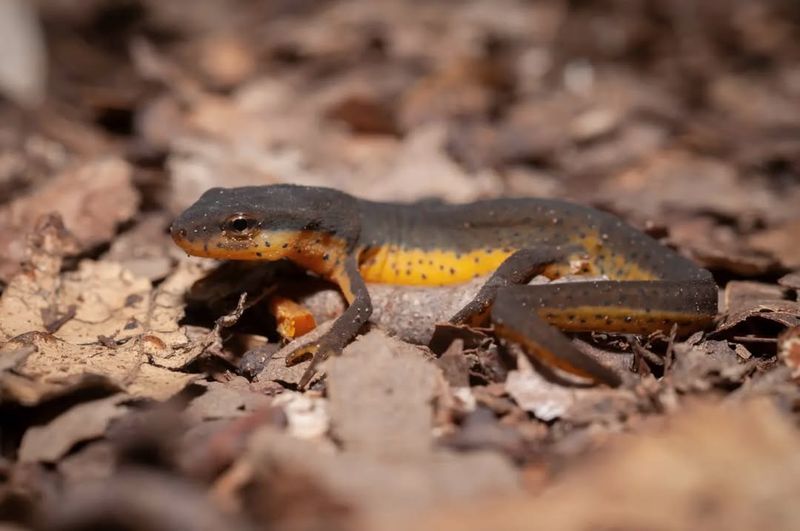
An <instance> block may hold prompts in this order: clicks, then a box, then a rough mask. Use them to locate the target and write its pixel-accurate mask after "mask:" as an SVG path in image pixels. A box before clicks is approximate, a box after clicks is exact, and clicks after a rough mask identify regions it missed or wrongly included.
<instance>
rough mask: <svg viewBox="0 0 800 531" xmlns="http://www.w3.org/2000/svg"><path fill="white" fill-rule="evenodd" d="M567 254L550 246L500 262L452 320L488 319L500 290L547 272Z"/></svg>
mask: <svg viewBox="0 0 800 531" xmlns="http://www.w3.org/2000/svg"><path fill="white" fill-rule="evenodd" d="M563 257H564V252H563V251H561V250H560V249H555V248H548V247H546V248H540V249H520V250H519V251H516V252H515V253H514V254H512V255H511V256H509V257H508V258H506V259H505V260H504V261H503V263H502V264H500V267H498V268H497V269H496V270H495V271H494V273H492V276H491V277H489V279H488V280H487V281H486V283H485V284H484V285H483V286H481V289H480V291H478V294H477V295H475V298H473V299H472V300H471V301H470V302H469V303H468V304H467V305H466V306H464V307H463V308H461V310H459V311H458V312H457V313H456V314H455V315H454V316H453V317H451V318H450V322H451V323H453V324H463V323H470V324H476V321H477V322H480V321H482V320H485V319H483V318H484V317H485V316H486V315H485V314H486V312H487V310H488V309H489V307H490V306H491V305H492V303H493V302H494V299H495V297H496V296H497V291H498V290H499V289H501V288H504V287H506V286H510V285H513V284H524V283H525V282H528V281H529V280H530V279H532V278H533V277H535V276H536V275H538V274H539V273H541V272H542V271H544V269H545V268H546V267H547V266H548V265H550V264H552V263H554V262H558V261H559V260H562V259H563Z"/></svg>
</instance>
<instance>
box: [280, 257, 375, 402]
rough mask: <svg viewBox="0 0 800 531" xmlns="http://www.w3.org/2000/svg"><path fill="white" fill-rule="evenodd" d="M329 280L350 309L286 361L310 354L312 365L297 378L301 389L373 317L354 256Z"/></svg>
mask: <svg viewBox="0 0 800 531" xmlns="http://www.w3.org/2000/svg"><path fill="white" fill-rule="evenodd" d="M330 279H331V280H333V281H334V282H336V283H337V284H338V285H339V288H340V289H341V290H342V294H343V295H344V297H345V299H346V300H347V302H348V304H349V306H348V307H347V309H346V310H345V311H344V313H343V314H342V315H341V316H339V318H338V319H336V321H335V322H334V323H333V326H332V327H331V329H330V330H329V331H328V332H327V333H326V334H325V335H324V336H322V337H321V338H320V340H319V341H318V342H317V343H316V344H314V345H312V347H311V348H301V349H299V350H297V351H295V352H293V353H292V354H291V355H290V356H289V357H287V358H286V363H287V364H292V363H294V362H296V361H297V360H298V358H299V357H300V356H302V355H305V354H308V353H309V352H311V353H313V358H312V359H311V364H310V365H309V366H308V368H307V369H306V371H305V372H304V373H303V376H302V378H300V383H299V386H300V388H303V387H305V386H306V385H308V383H309V382H310V381H311V378H313V377H314V374H316V372H317V367H318V366H319V364H320V363H322V362H323V361H325V360H326V359H327V358H328V357H330V356H331V355H334V356H335V355H339V354H341V352H342V350H343V349H344V347H345V346H346V345H347V343H348V342H350V340H352V339H353V338H354V337H355V336H356V334H358V331H359V330H360V329H361V327H362V326H364V324H365V323H366V322H367V321H368V320H369V318H370V315H372V300H371V299H370V296H369V292H368V291H367V286H366V285H365V284H364V279H363V278H361V274H360V273H359V271H358V265H357V264H356V260H355V258H354V257H353V256H347V257H346V258H345V259H344V260H343V263H342V265H341V266H340V267H339V268H338V269H336V270H334V271H333V272H332V273H331V275H330Z"/></svg>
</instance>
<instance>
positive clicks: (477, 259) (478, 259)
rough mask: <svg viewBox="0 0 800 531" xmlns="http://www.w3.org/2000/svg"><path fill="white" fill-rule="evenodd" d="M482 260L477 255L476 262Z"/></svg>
mask: <svg viewBox="0 0 800 531" xmlns="http://www.w3.org/2000/svg"><path fill="white" fill-rule="evenodd" d="M480 261H481V259H480V258H479V257H477V256H476V257H475V263H476V264H477V263H478V262H480Z"/></svg>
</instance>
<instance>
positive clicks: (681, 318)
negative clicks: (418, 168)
mask: <svg viewBox="0 0 800 531" xmlns="http://www.w3.org/2000/svg"><path fill="white" fill-rule="evenodd" d="M171 233H172V237H173V239H174V240H175V242H176V243H177V244H178V245H179V246H180V247H181V248H183V249H184V250H185V251H186V252H187V253H189V254H191V255H196V256H204V257H210V258H216V259H227V260H269V261H273V260H279V259H288V260H290V261H292V262H294V263H295V264H297V265H299V266H300V267H302V268H304V269H306V270H308V271H311V272H313V273H316V274H317V275H319V276H321V277H323V278H326V279H328V280H330V281H332V282H334V283H336V284H337V285H338V286H339V288H340V289H341V291H342V293H343V295H344V297H345V299H346V300H347V302H348V308H347V309H346V310H345V312H344V314H342V315H341V316H340V317H339V318H338V319H337V320H336V322H335V323H334V324H333V326H332V327H331V329H330V331H329V332H328V333H327V334H325V335H324V336H322V338H321V339H320V340H319V341H318V343H316V345H315V347H314V348H313V352H312V353H313V354H314V357H313V360H312V364H311V366H310V367H309V369H308V370H307V371H306V374H305V375H304V377H303V379H302V381H301V386H304V385H305V384H306V383H308V381H309V380H310V378H311V377H312V376H313V374H314V371H315V367H316V366H317V365H318V363H319V362H320V361H322V360H323V359H325V358H326V357H328V356H329V355H331V354H338V353H340V352H341V350H342V349H343V348H344V347H345V345H346V344H347V343H348V342H349V341H350V340H351V339H352V338H353V337H355V335H356V334H357V333H358V331H359V329H360V328H361V327H362V325H364V324H365V323H366V322H367V320H368V319H369V317H370V314H371V312H372V303H371V301H370V297H369V293H368V291H367V288H366V285H365V282H367V283H368V282H378V283H391V284H409V285H448V284H455V283H461V282H465V281H467V280H470V279H472V278H475V277H483V276H487V277H488V279H487V281H486V282H485V284H483V287H482V288H481V289H480V291H479V292H478V294H477V295H476V297H475V298H474V299H473V300H472V301H471V302H469V303H468V304H467V305H466V306H465V307H464V308H462V309H461V310H460V311H458V312H457V313H456V314H455V315H454V316H453V318H452V320H451V321H452V322H453V323H465V322H470V323H473V324H474V323H478V322H485V321H486V320H487V319H488V320H490V321H491V322H492V324H493V325H494V328H495V332H496V333H497V334H498V335H499V336H500V337H501V338H503V339H505V340H509V341H513V342H515V343H518V344H520V345H521V346H522V347H523V349H524V350H525V351H526V353H527V354H528V355H530V356H533V357H536V358H538V359H541V360H544V361H546V362H548V363H550V364H553V365H555V366H557V367H559V368H562V369H565V370H567V371H571V372H573V373H577V374H580V375H582V376H586V377H590V378H593V379H594V380H596V381H600V382H603V383H606V384H609V385H618V384H619V383H620V377H619V375H618V374H617V373H616V372H615V371H613V370H611V369H609V368H607V367H605V366H604V365H602V364H601V363H599V362H597V361H595V360H594V359H592V358H590V357H588V356H586V355H585V354H583V353H582V352H581V351H580V350H578V349H577V348H576V347H575V346H574V345H573V344H572V342H571V341H569V340H568V339H567V338H566V337H565V336H564V335H563V334H561V332H559V330H557V329H556V328H558V329H560V330H564V331H606V332H623V333H651V332H654V331H657V330H662V331H669V330H670V329H671V328H672V327H673V326H677V327H678V330H679V332H681V333H686V332H690V331H694V330H698V329H701V328H703V327H704V326H706V325H708V324H709V323H710V322H711V321H712V319H713V318H714V316H715V315H716V312H717V287H716V284H715V283H714V280H713V278H712V276H711V274H710V273H709V272H708V271H706V270H704V269H701V268H700V267H698V266H697V265H695V264H694V263H693V262H691V261H690V260H688V259H686V258H684V257H682V256H680V255H678V254H677V253H675V252H673V251H672V250H670V249H669V248H667V247H664V246H662V245H661V244H659V243H658V242H656V241H655V240H653V239H651V238H650V237H649V236H647V235H645V234H643V233H641V232H639V231H637V230H636V229H634V228H632V227H630V226H629V225H626V224H625V223H623V222H622V221H621V220H620V219H618V218H616V217H614V216H612V215H611V214H607V213H605V212H601V211H599V210H595V209H592V208H589V207H585V206H580V205H577V204H573V203H569V202H565V201H559V200H552V199H491V200H484V201H478V202H475V203H470V204H465V205H449V204H443V203H430V202H425V203H409V204H392V203H379V202H372V201H366V200H362V199H358V198H355V197H353V196H350V195H348V194H346V193H344V192H341V191H338V190H333V189H329V188H318V187H306V186H298V185H288V184H279V185H269V186H252V187H241V188H229V189H225V188H213V189H211V190H208V191H207V192H205V193H204V194H203V195H202V197H200V199H199V200H198V201H197V202H196V203H195V204H194V205H192V206H191V207H189V208H188V209H187V210H186V211H185V212H183V213H182V214H181V215H180V216H179V217H178V218H177V219H176V220H175V222H174V223H173V225H172V227H171ZM536 275H544V276H546V277H548V278H550V279H557V278H559V277H563V276H566V275H585V276H590V277H598V276H599V277H603V278H605V279H608V280H587V281H577V282H560V283H549V284H538V285H526V284H527V282H528V281H529V280H530V279H531V278H533V277H534V276H536ZM554 327H555V328H554ZM304 353H305V352H302V353H301V352H298V353H296V354H298V355H300V354H304ZM293 358H296V357H294V356H293Z"/></svg>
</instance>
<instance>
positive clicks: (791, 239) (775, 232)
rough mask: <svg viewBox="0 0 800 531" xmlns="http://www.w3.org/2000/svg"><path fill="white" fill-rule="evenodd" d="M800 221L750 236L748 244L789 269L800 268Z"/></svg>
mask: <svg viewBox="0 0 800 531" xmlns="http://www.w3.org/2000/svg"><path fill="white" fill-rule="evenodd" d="M798 238H800V220H797V219H796V220H793V221H790V222H788V223H785V224H782V225H779V226H777V227H773V228H770V229H767V230H764V231H761V232H757V233H755V234H752V235H750V236H749V237H748V238H747V243H748V244H749V245H750V246H752V247H753V248H754V249H756V250H759V251H762V252H766V253H769V254H770V255H772V256H774V257H775V258H776V259H777V261H778V262H780V264H781V266H783V267H785V268H787V269H796V268H798V267H800V245H798V244H797V241H798Z"/></svg>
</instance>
